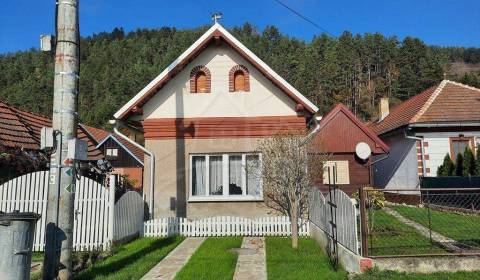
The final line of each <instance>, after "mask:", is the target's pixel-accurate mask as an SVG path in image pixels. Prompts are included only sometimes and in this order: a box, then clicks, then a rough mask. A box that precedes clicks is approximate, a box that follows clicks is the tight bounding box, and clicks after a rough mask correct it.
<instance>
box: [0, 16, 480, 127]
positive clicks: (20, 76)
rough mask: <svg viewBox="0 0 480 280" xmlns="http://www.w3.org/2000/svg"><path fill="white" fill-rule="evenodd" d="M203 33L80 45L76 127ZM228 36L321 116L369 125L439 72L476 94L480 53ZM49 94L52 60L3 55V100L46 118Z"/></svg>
mask: <svg viewBox="0 0 480 280" xmlns="http://www.w3.org/2000/svg"><path fill="white" fill-rule="evenodd" d="M207 28H208V27H207V26H205V27H202V28H198V29H193V30H177V29H175V28H167V27H165V28H160V29H155V30H149V29H142V30H137V31H134V32H129V33H128V34H125V32H124V31H123V30H122V29H121V28H116V29H114V30H113V31H112V32H109V33H100V34H97V35H94V36H91V37H87V38H83V39H82V41H81V74H80V76H81V79H80V100H79V111H80V119H81V121H82V122H84V123H86V124H90V125H95V126H99V127H102V126H103V127H105V126H106V125H107V121H108V120H109V119H110V118H111V117H112V115H113V113H114V112H115V111H116V110H117V109H119V108H120V106H121V105H123V104H124V103H125V102H127V101H128V100H129V99H130V98H131V97H132V96H133V95H135V94H136V93H137V92H138V91H139V90H141V89H142V88H143V87H144V86H145V85H146V84H147V83H148V82H149V81H150V80H152V79H153V78H154V77H155V76H157V75H158V74H159V73H160V72H161V71H162V70H163V69H164V68H165V67H166V66H167V65H168V64H169V63H171V62H172V61H173V60H174V59H175V58H176V57H177V56H178V55H180V54H181V53H182V52H183V51H184V50H185V49H187V48H188V47H189V46H190V45H191V44H192V43H193V42H194V41H195V40H196V39H197V38H198V37H200V36H201V34H202V33H203V32H205V30H206V29H207ZM232 32H233V34H234V35H235V36H236V37H237V38H238V39H239V40H240V41H242V42H243V43H244V44H245V45H246V46H247V47H248V48H250V49H251V50H252V51H253V52H254V53H256V54H257V55H258V56H259V57H260V58H261V59H263V60H264V61H265V62H266V63H267V64H269V65H270V66H271V67H272V68H273V69H274V70H276V71H277V72H278V73H279V74H280V75H282V76H283V77H284V78H285V79H286V80H287V81H289V82H290V83H291V84H293V86H295V87H296V88H297V89H298V90H299V91H300V92H302V93H303V94H305V95H306V96H307V97H309V98H310V99H311V100H312V101H313V102H315V103H316V104H317V105H318V106H319V107H320V110H321V111H322V112H325V111H327V110H329V108H330V107H331V106H332V105H333V104H335V103H337V102H343V103H344V104H346V105H348V106H349V107H350V108H351V109H352V110H353V111H354V112H355V113H356V114H357V115H358V116H359V117H361V118H363V119H364V120H370V119H372V118H374V117H375V116H376V111H377V110H376V107H375V106H376V104H377V101H378V99H379V98H380V97H383V96H388V97H391V99H392V101H393V102H399V101H401V100H404V99H406V98H408V97H410V96H412V95H414V94H417V93H419V92H421V91H422V90H424V89H426V88H427V87H429V86H431V85H433V84H435V83H437V82H439V81H440V80H441V79H443V77H444V73H446V76H447V78H449V79H453V80H458V81H461V82H465V83H468V84H471V85H474V86H477V87H480V78H479V76H480V72H479V70H478V69H479V68H480V67H479V65H480V49H474V48H469V49H466V48H442V47H434V46H427V45H426V44H424V43H423V42H422V41H421V40H420V39H416V38H405V39H404V40H403V41H399V40H398V39H397V38H396V37H385V36H383V35H381V34H364V35H353V34H351V33H349V32H344V33H343V34H342V35H341V36H340V37H339V38H333V37H330V36H327V35H320V36H318V37H315V38H314V39H313V40H312V41H311V42H305V41H302V40H298V39H295V38H290V37H288V36H285V35H284V34H281V33H280V31H279V30H278V29H277V28H275V27H273V26H272V27H267V28H266V29H265V30H263V31H261V32H260V31H258V30H257V29H256V28H255V27H253V26H252V25H250V24H248V23H247V24H245V25H244V26H242V27H239V28H234V29H233V30H232ZM452 43H453V42H452ZM452 65H456V67H452ZM453 68H455V69H457V68H458V69H463V70H465V69H467V70H468V71H463V70H462V71H455V69H453ZM465 73H466V74H465ZM52 94H53V56H52V54H48V53H42V52H39V51H37V50H31V51H27V52H18V53H14V54H5V55H0V99H2V100H5V101H7V102H8V103H10V104H11V105H14V106H18V107H20V108H23V109H26V110H29V111H33V112H37V113H41V114H43V115H47V116H50V115H51V111H52Z"/></svg>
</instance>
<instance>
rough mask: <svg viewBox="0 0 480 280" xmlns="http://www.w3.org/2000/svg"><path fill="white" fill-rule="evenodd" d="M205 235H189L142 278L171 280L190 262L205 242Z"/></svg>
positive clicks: (143, 279)
mask: <svg viewBox="0 0 480 280" xmlns="http://www.w3.org/2000/svg"><path fill="white" fill-rule="evenodd" d="M204 240H205V238H203V237H189V238H187V239H185V240H184V241H183V242H182V243H180V245H178V246H177V247H176V248H175V249H173V251H171V252H170V254H168V255H167V256H166V257H165V258H164V259H163V260H161V261H160V262H159V263H158V264H157V265H156V266H155V267H153V268H152V269H151V270H150V271H149V272H148V273H147V274H145V275H144V276H143V277H142V280H154V279H155V280H167V279H168V280H170V279H173V278H175V275H176V274H177V272H179V271H180V269H182V267H183V266H184V265H185V264H186V263H187V262H188V260H189V259H190V257H191V256H192V254H193V253H194V252H195V251H196V250H197V248H198V247H199V246H200V245H201V244H202V243H203V241H204Z"/></svg>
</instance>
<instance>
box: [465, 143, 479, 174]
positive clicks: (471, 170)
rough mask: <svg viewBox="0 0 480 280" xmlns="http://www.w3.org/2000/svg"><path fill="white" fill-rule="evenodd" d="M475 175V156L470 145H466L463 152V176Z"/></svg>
mask: <svg viewBox="0 0 480 280" xmlns="http://www.w3.org/2000/svg"><path fill="white" fill-rule="evenodd" d="M474 175H477V172H476V168H475V157H474V156H473V152H472V150H471V149H470V147H466V148H465V151H464V152H463V176H474Z"/></svg>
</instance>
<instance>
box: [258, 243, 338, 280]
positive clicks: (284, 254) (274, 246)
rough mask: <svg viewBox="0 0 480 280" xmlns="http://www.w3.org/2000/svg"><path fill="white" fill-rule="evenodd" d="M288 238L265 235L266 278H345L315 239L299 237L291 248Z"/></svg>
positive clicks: (333, 279)
mask: <svg viewBox="0 0 480 280" xmlns="http://www.w3.org/2000/svg"><path fill="white" fill-rule="evenodd" d="M291 244H292V243H291V239H290V238H281V237H266V250H267V274H268V279H276V280H277V279H320V278H321V279H332V280H335V279H347V273H346V272H345V271H343V270H342V269H339V270H338V271H335V270H334V269H333V267H332V264H331V262H330V260H329V258H328V257H327V255H326V254H325V253H324V252H323V251H322V250H321V249H320V247H319V246H318V245H317V243H316V242H315V240H313V239H311V238H300V239H299V240H298V249H296V250H295V249H292V246H291Z"/></svg>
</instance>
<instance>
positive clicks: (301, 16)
mask: <svg viewBox="0 0 480 280" xmlns="http://www.w3.org/2000/svg"><path fill="white" fill-rule="evenodd" d="M274 1H275V2H277V3H278V4H280V5H281V6H283V7H284V8H286V9H288V10H289V11H290V12H292V13H294V14H295V15H297V16H298V17H300V18H301V19H303V20H304V21H306V22H308V23H310V24H311V25H313V26H314V27H316V28H317V29H319V30H321V31H323V32H325V33H327V34H328V35H330V36H332V37H335V38H337V36H335V35H333V34H332V33H330V32H328V30H327V29H325V28H323V27H321V26H320V25H318V24H316V23H315V22H314V21H312V20H311V19H309V18H307V17H306V16H304V15H302V14H301V13H300V12H298V11H296V10H295V9H293V8H291V7H289V6H287V4H285V3H283V2H282V1H280V0H274Z"/></svg>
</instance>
